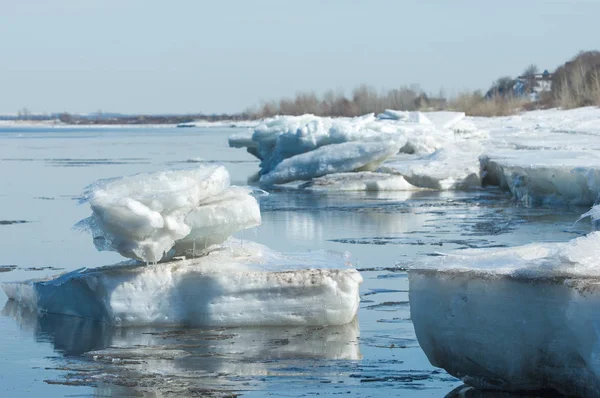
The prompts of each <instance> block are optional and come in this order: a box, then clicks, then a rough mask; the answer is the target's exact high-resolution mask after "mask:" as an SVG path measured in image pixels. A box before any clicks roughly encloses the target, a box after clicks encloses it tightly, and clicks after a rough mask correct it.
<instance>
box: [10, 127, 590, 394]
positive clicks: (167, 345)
mask: <svg viewBox="0 0 600 398" xmlns="http://www.w3.org/2000/svg"><path fill="white" fill-rule="evenodd" d="M238 131H239V130H238V129H231V128H211V129H200V128H193V129H176V128H129V129H121V128H79V129H76V128H54V129H53V128H47V129H43V128H38V129H33V128H4V129H1V128H0V185H1V186H2V190H1V191H0V282H3V281H12V280H23V279H30V278H39V277H44V276H50V275H54V274H57V273H60V272H64V271H69V270H73V269H76V268H80V267H82V266H85V267H95V266H100V265H105V264H111V263H115V262H118V261H121V257H120V256H119V255H117V254H115V253H109V252H97V251H96V249H95V248H94V245H93V243H92V240H91V237H90V236H89V235H87V234H86V233H83V232H80V231H77V230H75V229H73V228H72V226H73V224H75V223H76V222H77V221H78V220H80V219H82V218H85V217H87V216H88V215H89V214H90V210H89V208H88V207H87V205H79V204H78V202H77V199H78V198H79V195H80V194H81V192H82V191H83V189H84V188H85V186H86V185H87V184H89V183H91V182H93V181H95V180H97V179H101V178H110V177H118V176H121V175H125V174H134V173H138V172H145V171H155V170H161V169H165V168H187V167H194V166H195V165H198V164H199V163H200V162H212V163H219V164H223V165H225V166H226V167H227V169H228V170H229V171H230V174H231V176H232V182H233V183H234V184H238V185H244V184H245V183H246V178H247V177H248V176H250V175H251V174H253V173H255V172H256V171H257V170H258V162H257V161H256V160H255V159H254V158H253V157H252V156H250V155H249V154H247V153H245V152H244V151H243V150H239V149H237V150H236V149H230V148H228V147H227V137H228V135H229V134H232V133H235V132H238ZM260 200H261V210H262V214H263V225H262V226H260V227H258V228H256V229H253V230H250V231H245V232H244V233H243V234H238V235H237V236H238V237H242V238H243V239H249V240H253V241H256V242H259V243H263V244H266V245H268V246H269V247H271V248H273V249H276V250H279V251H284V252H299V251H307V250H315V249H325V250H331V251H335V252H348V253H350V255H351V257H350V258H351V261H352V263H353V264H354V266H355V267H356V268H357V269H358V270H359V271H361V274H362V275H363V277H364V283H363V284H362V286H361V306H360V310H359V314H358V316H357V319H356V320H355V321H354V322H353V323H351V324H349V325H345V326H343V327H325V328H315V327H294V328H229V329H228V328H220V329H211V330H202V329H184V328H113V327H110V326H108V325H104V324H100V323H94V322H90V321H87V320H83V319H78V318H72V317H67V316H57V315H46V316H38V315H37V314H35V313H32V312H31V311H29V310H27V309H25V308H21V307H19V306H17V305H16V304H15V303H14V302H10V301H7V299H6V296H5V295H4V293H3V292H1V291H0V308H2V307H3V309H2V312H1V315H0V396H2V397H5V396H6V397H29V396H48V397H53V396H77V397H80V396H154V395H158V396H216V397H221V396H237V395H239V394H241V395H243V396H248V397H255V396H256V397H259V396H266V395H268V396H285V397H289V396H293V397H303V396H313V395H338V394H340V395H343V396H361V397H384V396H402V397H443V396H445V395H446V394H448V393H450V392H451V391H452V390H453V389H455V388H456V387H458V386H460V385H461V384H462V383H461V382H460V381H459V380H457V379H455V378H454V377H452V376H449V375H448V374H447V373H445V372H444V371H443V370H440V369H436V368H434V367H432V366H431V365H430V364H429V361H428V360H427V358H426V356H425V355H424V353H423V352H422V350H421V349H420V347H419V344H418V342H417V339H416V337H415V333H414V329H413V326H412V323H411V320H410V305H409V302H408V279H407V274H406V272H405V267H406V266H408V265H410V264H411V262H413V261H415V260H418V259H421V258H425V257H426V256H435V255H437V254H438V253H440V252H446V251H450V250H460V249H463V248H472V247H495V246H514V245H520V244H525V243H530V242H539V241H566V240H568V239H571V238H573V237H576V236H578V235H581V234H584V233H586V232H587V231H589V228H590V227H589V224H587V222H581V223H578V224H576V225H574V221H575V220H576V219H577V218H578V217H579V215H580V214H581V213H583V212H584V211H586V210H587V209H581V208H558V209H557V208H534V209H531V208H525V207H522V206H520V205H518V204H516V203H515V202H513V201H512V199H511V198H510V197H509V196H507V195H506V193H504V192H500V191H498V190H495V189H486V190H480V191H475V192H468V193H466V192H420V193H347V192H346V193H331V194H315V193H303V192H291V191H279V192H271V193H270V194H269V195H268V196H264V197H262V198H261V199H260Z"/></svg>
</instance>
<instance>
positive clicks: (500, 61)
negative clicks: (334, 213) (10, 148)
mask: <svg viewBox="0 0 600 398" xmlns="http://www.w3.org/2000/svg"><path fill="white" fill-rule="evenodd" d="M599 16H600V0H596V1H594V0H588V1H586V0H574V1H565V0H546V1H542V0H519V1H517V0H502V1H501V0H495V1H487V0H463V1H461V0H455V1H450V0H446V1H441V0H437V1H436V0H423V1H416V0H415V1H401V0H396V1H392V0H369V1H356V0H345V1H342V0H320V1H319V0H302V1H299V0H298V1H286V0H219V1H203V0H174V1H154V0H52V1H50V0H0V113H15V112H17V111H18V110H19V109H21V108H23V107H27V108H28V109H29V110H30V111H33V112H51V111H69V112H78V113H85V112H95V111H97V110H103V111H105V112H108V111H112V112H133V113H161V112H174V113H186V112H205V113H209V112H235V111H241V110H243V109H245V108H246V107H248V106H250V105H253V104H258V103H259V102H260V100H263V99H264V100H268V99H278V98H280V97H281V96H292V95H294V93H295V92H297V91H309V90H314V91H316V92H317V93H322V92H323V91H325V90H327V89H329V88H333V89H336V88H339V89H344V90H346V92H347V93H350V91H351V89H352V88H353V87H355V86H357V85H358V84H360V83H368V84H371V85H373V86H374V87H376V88H378V89H390V88H394V87H399V86H402V85H408V84H411V83H419V84H420V85H421V87H422V88H423V89H425V90H426V91H428V92H432V93H437V92H439V90H440V88H444V90H445V91H446V93H448V94H453V93H456V92H459V91H462V90H465V89H476V88H480V89H486V88H488V87H489V85H490V83H491V82H492V81H493V80H495V79H496V78H497V77H499V76H503V75H513V76H514V75H518V74H519V73H520V72H522V70H523V69H524V68H525V67H526V66H527V65H528V64H530V63H535V64H537V65H538V66H539V67H540V69H542V70H543V69H544V68H548V69H550V70H552V69H554V68H555V67H556V66H558V65H559V64H561V63H563V62H564V61H566V60H567V59H568V58H571V57H572V56H573V55H575V54H576V53H577V52H578V51H579V50H589V49H600V23H599V22H598V19H599Z"/></svg>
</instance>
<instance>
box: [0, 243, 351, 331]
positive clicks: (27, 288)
mask: <svg viewBox="0 0 600 398" xmlns="http://www.w3.org/2000/svg"><path fill="white" fill-rule="evenodd" d="M361 282H362V278H361V276H360V274H359V273H358V272H357V271H356V270H355V269H353V268H351V267H349V266H348V263H347V259H346V258H345V257H344V256H343V255H335V254H329V255H328V254H327V253H323V252H317V253H308V254H303V255H284V254H280V253H277V252H274V251H272V250H270V249H268V248H266V247H265V246H262V245H259V244H256V243H252V242H246V241H243V242H242V241H238V240H234V239H232V240H228V241H227V242H225V243H224V244H222V245H219V246H213V248H212V250H211V251H210V252H209V253H207V254H204V255H202V256H200V257H197V258H190V259H185V260H180V261H171V262H167V263H158V264H150V265H144V264H141V263H129V264H122V265H115V266H107V267H101V268H95V269H80V270H76V271H72V272H69V273H66V274H63V275H59V276H57V277H55V278H50V279H47V280H32V281H26V282H12V283H4V284H3V285H2V287H3V289H4V291H5V292H6V294H7V296H8V297H9V298H10V299H13V300H16V301H18V302H19V303H20V304H21V305H24V306H27V307H30V308H33V309H36V310H37V311H38V312H42V313H44V312H45V313H54V314H65V315H72V316H78V317H82V318H89V319H94V320H98V321H103V322H107V323H110V324H115V325H120V326H139V325H183V326H266V325H343V324H346V323H348V322H350V321H352V319H353V318H354V317H355V315H356V312H357V310H358V304H359V294H358V288H359V285H360V283H361Z"/></svg>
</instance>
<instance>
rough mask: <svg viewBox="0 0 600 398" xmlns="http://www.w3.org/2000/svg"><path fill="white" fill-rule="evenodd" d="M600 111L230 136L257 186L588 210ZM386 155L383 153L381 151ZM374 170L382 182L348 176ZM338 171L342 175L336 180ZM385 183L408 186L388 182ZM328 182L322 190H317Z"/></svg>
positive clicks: (597, 183) (594, 194) (294, 126)
mask: <svg viewBox="0 0 600 398" xmlns="http://www.w3.org/2000/svg"><path fill="white" fill-rule="evenodd" d="M598 136H600V109H598V108H592V107H590V108H580V109H574V110H568V111H563V110H557V109H550V110H544V111H533V112H525V113H523V114H521V115H516V116H509V117H495V118H480V117H465V115H464V114H463V113H460V112H401V111H392V110H388V111H386V112H384V113H382V114H380V115H377V116H375V115H373V114H369V115H365V116H361V117H356V118H324V117H317V116H313V115H303V116H278V117H275V118H272V119H266V120H264V121H263V123H262V124H260V125H259V126H257V127H256V128H255V129H254V131H253V133H248V134H238V135H235V136H232V137H230V139H229V144H230V146H232V147H236V148H243V147H245V148H247V150H248V152H250V153H251V154H253V155H254V156H256V157H258V158H259V159H260V160H261V163H260V172H259V178H258V179H257V181H258V182H259V184H260V185H262V186H265V187H271V186H273V185H278V184H284V183H289V182H293V181H310V180H313V179H316V178H320V179H321V180H320V181H314V183H309V184H305V185H300V184H296V185H295V186H296V187H300V188H309V187H313V186H334V187H335V189H339V190H342V191H349V190H407V189H412V188H411V186H414V187H416V188H426V189H435V190H471V189H480V188H482V187H485V186H487V185H497V186H500V187H501V188H503V189H505V190H507V191H509V192H511V194H512V195H513V196H514V198H515V199H516V200H519V201H521V202H523V203H525V204H526V205H536V204H560V205H565V204H576V205H591V204H593V203H594V202H595V201H596V199H597V198H598V196H599V194H600V163H599V162H598V156H597V153H596V152H597V151H598V150H600V140H598ZM386 149H387V150H386ZM364 171H376V172H378V173H379V174H374V175H371V176H370V178H369V179H370V181H373V179H374V178H375V177H380V178H381V182H382V183H381V184H379V183H378V182H372V183H371V182H370V183H369V184H362V183H360V182H359V183H357V182H356V181H357V180H358V181H360V180H361V179H363V178H364V176H363V177H358V176H357V177H355V178H353V177H350V176H349V175H348V173H349V172H364ZM339 173H342V176H339V177H338V176H336V175H337V174H339ZM390 176H399V177H402V178H404V179H405V180H406V181H407V182H408V183H409V184H410V186H407V185H405V184H400V183H394V184H389V183H386V181H389V180H390V178H391V177H390ZM324 181H326V182H324Z"/></svg>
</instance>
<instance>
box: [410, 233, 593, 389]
mask: <svg viewBox="0 0 600 398" xmlns="http://www.w3.org/2000/svg"><path fill="white" fill-rule="evenodd" d="M599 250H600V232H594V233H591V234H589V235H588V236H586V237H581V238H577V239H574V240H572V241H570V242H567V243H546V244H531V245H526V246H521V247H516V248H503V249H494V250H490V249H479V250H464V251H460V252H458V253H457V254H453V255H447V256H443V257H437V258H436V259H435V260H431V261H429V262H427V263H422V264H419V265H416V266H414V267H413V268H412V269H410V271H409V279H410V304H411V319H412V321H413V323H414V326H415V332H416V334H417V338H418V340H419V344H420V345H421V347H422V348H423V350H424V351H425V353H426V354H427V357H428V358H429V360H430V361H431V363H432V364H433V365H434V366H438V367H442V368H444V369H446V370H447V371H448V372H449V373H450V374H452V375H454V376H456V377H459V378H461V379H462V380H463V381H465V382H466V383H468V384H471V385H473V386H475V387H477V388H485V389H490V388H491V389H499V390H507V391H519V390H542V389H555V390H557V391H559V392H560V393H562V394H565V395H573V396H599V395H600V361H598V358H599V357H600V327H599V325H600V312H599V311H598V306H599V305H600V263H599V260H598V258H600V252H599Z"/></svg>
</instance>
